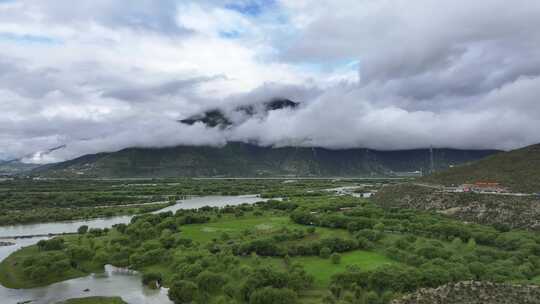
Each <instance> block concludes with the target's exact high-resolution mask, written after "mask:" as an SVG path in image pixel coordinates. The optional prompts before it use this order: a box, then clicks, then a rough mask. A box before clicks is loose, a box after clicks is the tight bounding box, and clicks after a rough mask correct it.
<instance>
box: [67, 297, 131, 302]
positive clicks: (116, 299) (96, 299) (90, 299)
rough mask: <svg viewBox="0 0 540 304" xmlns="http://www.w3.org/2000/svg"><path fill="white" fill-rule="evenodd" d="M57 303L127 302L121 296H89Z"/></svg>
mask: <svg viewBox="0 0 540 304" xmlns="http://www.w3.org/2000/svg"><path fill="white" fill-rule="evenodd" d="M57 304H127V303H126V302H124V301H123V300H122V299H121V298H120V297H111V298H108V297H87V298H78V299H69V300H66V301H64V302H58V303H57Z"/></svg>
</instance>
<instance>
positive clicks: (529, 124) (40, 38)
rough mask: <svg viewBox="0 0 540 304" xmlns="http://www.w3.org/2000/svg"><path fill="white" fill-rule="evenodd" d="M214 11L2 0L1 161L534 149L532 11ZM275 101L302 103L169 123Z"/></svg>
mask: <svg viewBox="0 0 540 304" xmlns="http://www.w3.org/2000/svg"><path fill="white" fill-rule="evenodd" d="M248 2H249V0H246V3H248ZM227 3H228V4H230V3H229V2H223V1H211V0H206V1H182V2H179V1H175V0H166V1H159V2H156V1H150V0H142V1H137V2H134V3H133V4H132V5H130V6H129V7H126V6H125V5H122V4H121V3H120V2H114V1H112V2H111V1H106V0H92V1H90V0H81V1H78V2H77V5H73V2H72V1H67V0H58V1H33V0H19V1H9V2H3V3H0V15H1V16H2V18H0V147H1V148H0V155H1V156H2V157H3V158H8V157H27V158H26V159H27V160H32V161H37V162H48V161H58V160H63V159H67V158H72V157H76V156H79V155H82V154H86V153H94V152H100V151H113V150H118V149H122V148H126V147H131V146H145V147H148V146H173V145H178V144H198V145H201V144H217V145H220V144H223V143H225V142H226V141H227V140H244V141H253V140H256V141H258V142H259V143H260V144H263V145H318V146H325V147H330V148H344V147H368V148H376V149H406V148H418V147H425V146H428V145H435V146H440V147H443V146H444V147H455V148H504V149H510V148H515V147H519V146H523V145H527V144H532V143H536V142H540V133H538V132H537V130H539V129H540V120H539V119H538V118H537V117H540V107H539V105H538V101H537V97H536V96H538V95H539V93H540V38H539V36H538V35H536V32H537V28H538V27H539V26H540V4H537V3H533V2H530V1H525V0H519V1H514V2H512V3H509V2H507V1H502V0H495V1H493V0H491V1H487V0H481V1H473V2H471V1H466V0H459V1H452V2H444V1H443V2H440V1H431V0H420V1H414V2H411V1H405V0H384V1H368V0H364V1H356V0H355V1H353V0H334V1H300V0H297V1H277V3H276V4H275V5H272V6H269V7H261V9H260V10H261V11H260V12H257V13H243V12H242V10H238V9H236V10H232V9H229V8H228V7H227V5H225V4H227ZM261 3H264V1H262V2H261ZM274 97H285V98H290V99H293V100H295V101H300V102H302V103H303V105H302V106H301V107H300V108H299V109H298V110H295V111H289V110H286V111H274V112H271V113H270V114H269V115H268V116H267V117H264V118H261V117H256V118H252V119H248V120H246V121H244V122H243V123H241V124H240V125H239V126H236V127H234V128H232V129H227V130H218V129H206V128H204V127H203V126H201V125H194V126H191V127H188V126H185V125H181V124H179V123H177V122H176V120H178V119H182V118H185V117H187V116H189V115H191V114H194V113H197V112H200V111H202V110H205V109H210V108H214V107H225V108H227V107H230V106H231V105H237V104H245V103H249V102H263V101H265V100H269V99H272V98H274ZM63 144H66V145H67V147H66V148H65V149H60V150H57V151H54V152H53V153H50V154H43V153H41V154H39V153H38V154H35V155H37V156H36V157H34V158H32V157H29V156H28V155H30V154H33V153H35V152H38V151H46V150H47V149H50V148H51V147H55V146H58V145H63Z"/></svg>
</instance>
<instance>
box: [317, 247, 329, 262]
mask: <svg viewBox="0 0 540 304" xmlns="http://www.w3.org/2000/svg"><path fill="white" fill-rule="evenodd" d="M330 254H332V251H331V250H330V248H328V247H323V248H321V251H320V252H319V256H320V257H321V258H323V259H328V258H329V257H330Z"/></svg>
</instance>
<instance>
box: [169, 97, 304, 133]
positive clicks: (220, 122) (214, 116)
mask: <svg viewBox="0 0 540 304" xmlns="http://www.w3.org/2000/svg"><path fill="white" fill-rule="evenodd" d="M299 105H300V103H298V102H294V101H292V100H290V99H283V98H275V99H272V100H270V101H267V102H264V103H260V104H246V105H241V106H237V107H235V108H234V109H232V110H231V111H225V110H223V109H219V108H215V109H210V110H207V111H205V112H203V113H199V114H195V115H192V116H190V117H188V118H185V119H181V120H179V122H180V123H183V124H186V125H193V124H195V123H202V124H204V125H205V126H206V127H209V128H215V127H219V128H222V129H224V128H226V127H230V126H234V125H235V121H234V120H233V118H232V116H236V117H238V116H240V117H243V118H244V119H246V118H251V117H254V116H259V117H264V116H266V115H268V112H270V111H276V110H281V109H296V108H297V107H298V106H299ZM231 114H233V115H231Z"/></svg>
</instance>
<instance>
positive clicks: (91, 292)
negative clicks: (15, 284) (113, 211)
mask: <svg viewBox="0 0 540 304" xmlns="http://www.w3.org/2000/svg"><path fill="white" fill-rule="evenodd" d="M262 200H264V199H261V198H260V197H259V196H258V195H240V196H201V197H193V198H190V199H186V200H181V201H178V203H177V204H175V205H173V206H169V207H166V208H164V209H161V210H159V211H156V212H167V211H173V212H174V211H176V210H179V209H196V208H200V207H203V206H212V207H225V206H227V205H241V204H253V203H255V202H258V201H262ZM132 217H133V216H116V217H110V218H102V219H93V220H81V221H69V222H55V223H42V224H28V225H15V226H0V238H6V237H15V236H17V237H20V236H30V235H43V234H48V233H54V234H59V233H73V232H76V231H77V229H78V228H79V227H80V226H82V225H87V226H88V227H90V228H109V227H112V225H114V224H119V223H129V221H130V220H131V218H132ZM46 238H47V237H31V238H13V239H2V241H7V242H11V243H15V245H12V246H0V261H1V260H3V259H5V258H6V257H7V256H9V255H10V254H11V253H13V252H14V251H16V250H17V249H19V248H21V247H25V246H29V245H33V244H35V243H37V242H38V241H39V240H41V239H46ZM85 290H86V291H85ZM88 296H120V297H122V299H123V300H124V301H126V302H127V303H129V304H171V303H172V302H171V301H170V300H169V299H168V297H167V290H165V289H163V288H162V289H159V290H152V289H149V288H147V287H144V286H143V285H142V284H141V279H140V277H139V275H138V274H137V273H136V272H134V271H129V270H126V269H121V268H116V267H114V266H110V265H107V266H106V267H105V270H104V272H103V273H98V274H91V275H89V276H86V277H82V278H77V279H71V280H66V281H63V282H59V283H55V284H52V285H49V286H46V287H39V288H32V289H9V288H5V287H3V286H1V285H0V303H2V304H4V303H5V304H17V303H20V302H25V301H32V302H30V303H31V304H49V303H57V302H59V301H63V300H66V299H69V298H78V297H88Z"/></svg>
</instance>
